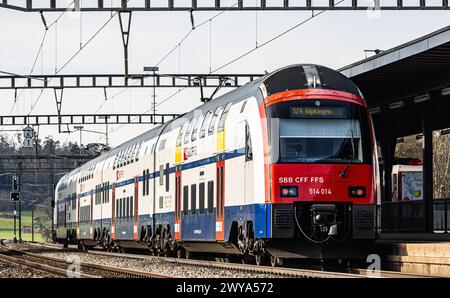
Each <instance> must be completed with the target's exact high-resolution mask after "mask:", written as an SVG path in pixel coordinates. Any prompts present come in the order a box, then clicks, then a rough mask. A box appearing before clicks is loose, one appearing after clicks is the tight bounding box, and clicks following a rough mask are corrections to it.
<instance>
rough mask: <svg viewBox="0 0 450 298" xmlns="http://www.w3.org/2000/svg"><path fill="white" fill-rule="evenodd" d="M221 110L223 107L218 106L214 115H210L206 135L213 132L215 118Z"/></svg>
mask: <svg viewBox="0 0 450 298" xmlns="http://www.w3.org/2000/svg"><path fill="white" fill-rule="evenodd" d="M222 110H223V107H222V106H220V107H218V108H217V109H216V111H215V112H214V115H213V116H212V118H211V122H210V124H209V129H208V135H212V134H213V133H214V127H215V126H216V120H217V118H218V117H219V115H220V112H222Z"/></svg>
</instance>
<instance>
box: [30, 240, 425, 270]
mask: <svg viewBox="0 0 450 298" xmlns="http://www.w3.org/2000/svg"><path fill="white" fill-rule="evenodd" d="M33 245H34V246H36V247H47V248H51V249H59V250H61V251H63V250H62V247H61V246H60V245H55V244H33ZM66 251H67V252H76V251H78V252H79V250H76V249H68V250H66ZM84 253H86V254H90V255H97V256H102V257H111V258H125V259H130V260H155V259H157V260H164V261H165V262H167V263H170V264H173V265H174V266H180V265H182V266H194V267H201V268H215V269H222V270H237V271H242V272H247V273H249V274H269V275H274V276H279V277H297V278H364V277H381V278H423V277H429V276H425V275H417V274H408V273H402V272H394V271H383V270H380V271H377V272H375V273H374V272H371V271H369V270H366V269H358V268H352V269H350V273H343V272H335V271H321V270H313V269H298V268H286V267H275V268H274V267H269V266H255V265H248V264H236V263H222V262H215V261H205V260H193V259H177V258H169V257H155V256H147V255H139V254H126V253H122V254H118V253H111V252H104V251H96V250H89V251H87V252H84Z"/></svg>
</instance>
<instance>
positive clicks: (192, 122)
mask: <svg viewBox="0 0 450 298" xmlns="http://www.w3.org/2000/svg"><path fill="white" fill-rule="evenodd" d="M196 121H197V119H192V120H191V122H189V126H188V128H187V130H186V133H185V134H184V143H185V144H187V143H189V136H190V135H191V130H192V127H193V126H194V124H195V122H196Z"/></svg>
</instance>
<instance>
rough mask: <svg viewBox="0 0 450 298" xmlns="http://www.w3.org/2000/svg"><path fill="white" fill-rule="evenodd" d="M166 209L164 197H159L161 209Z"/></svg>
mask: <svg viewBox="0 0 450 298" xmlns="http://www.w3.org/2000/svg"><path fill="white" fill-rule="evenodd" d="M163 207H164V197H163V196H159V209H162V208H163Z"/></svg>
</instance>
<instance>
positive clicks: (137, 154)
mask: <svg viewBox="0 0 450 298" xmlns="http://www.w3.org/2000/svg"><path fill="white" fill-rule="evenodd" d="M142 142H143V141H141V142H140V143H139V146H138V148H137V152H136V158H135V159H134V160H135V161H138V160H139V152H140V151H141V147H142Z"/></svg>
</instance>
